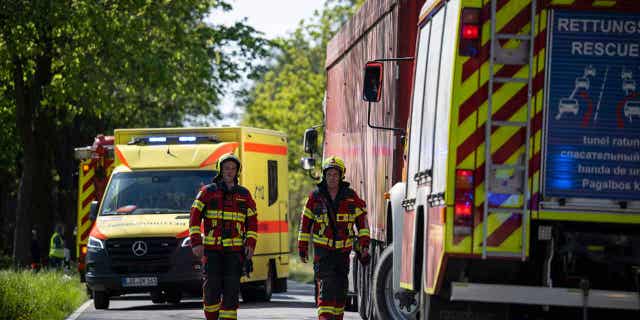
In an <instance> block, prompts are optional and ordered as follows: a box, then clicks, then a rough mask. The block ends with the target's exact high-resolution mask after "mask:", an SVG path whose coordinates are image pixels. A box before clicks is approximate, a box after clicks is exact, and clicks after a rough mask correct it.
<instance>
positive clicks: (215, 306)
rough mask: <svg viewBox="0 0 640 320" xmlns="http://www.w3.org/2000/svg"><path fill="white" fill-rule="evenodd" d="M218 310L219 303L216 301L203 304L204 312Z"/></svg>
mask: <svg viewBox="0 0 640 320" xmlns="http://www.w3.org/2000/svg"><path fill="white" fill-rule="evenodd" d="M219 310H220V304H219V303H216V304H212V305H209V306H208V305H206V304H205V305H204V311H205V312H216V311H219Z"/></svg>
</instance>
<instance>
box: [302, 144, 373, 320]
mask: <svg viewBox="0 0 640 320" xmlns="http://www.w3.org/2000/svg"><path fill="white" fill-rule="evenodd" d="M345 171H346V168H345V166H344V162H343V161H342V159H340V158H338V157H335V156H332V157H329V158H327V159H326V160H325V161H324V162H323V163H322V181H321V182H320V183H319V184H318V187H317V188H316V189H315V190H314V191H312V192H311V193H310V194H309V198H308V200H307V204H306V205H305V207H304V209H303V210H302V217H301V219H300V221H301V222H300V231H299V233H298V252H299V254H300V260H301V261H302V262H304V263H306V262H307V259H308V257H309V242H313V246H314V249H315V250H314V253H315V254H314V260H313V264H314V265H313V269H314V273H315V279H316V281H317V284H316V285H317V286H318V288H319V293H318V300H317V305H318V319H320V320H330V319H335V320H342V319H343V316H344V305H345V301H346V298H347V290H348V287H347V275H348V273H349V254H350V252H351V248H352V247H353V238H354V237H356V238H357V240H356V241H357V243H356V248H358V258H359V259H360V262H361V263H362V264H363V265H366V264H368V263H369V259H370V256H369V223H368V221H367V210H366V205H365V202H364V201H363V200H362V199H360V197H358V195H357V194H356V192H355V191H354V190H353V189H351V188H349V183H348V182H345V181H344V173H345ZM354 226H355V227H356V228H357V229H358V230H357V231H358V233H357V234H354V229H353V227H354Z"/></svg>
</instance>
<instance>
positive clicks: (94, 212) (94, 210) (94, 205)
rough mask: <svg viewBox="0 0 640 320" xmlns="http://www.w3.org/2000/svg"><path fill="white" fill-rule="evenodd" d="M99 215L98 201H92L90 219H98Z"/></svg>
mask: <svg viewBox="0 0 640 320" xmlns="http://www.w3.org/2000/svg"><path fill="white" fill-rule="evenodd" d="M97 217H98V201H91V205H90V207H89V220H91V221H96V218H97Z"/></svg>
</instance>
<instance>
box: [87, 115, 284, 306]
mask: <svg viewBox="0 0 640 320" xmlns="http://www.w3.org/2000/svg"><path fill="white" fill-rule="evenodd" d="M114 136H115V138H114V153H115V162H116V167H115V168H114V170H113V173H112V174H111V177H110V179H109V183H108V185H107V189H106V191H105V193H104V197H103V199H102V201H101V202H100V205H99V206H98V205H94V206H92V208H95V209H94V210H92V212H91V213H90V215H92V216H93V217H95V220H96V223H95V225H94V226H93V228H92V229H91V232H90V233H89V239H88V244H87V248H88V253H87V257H86V281H87V285H88V287H89V288H90V289H91V290H92V292H93V296H94V304H95V307H96V309H106V308H108V307H109V297H111V296H116V295H121V294H126V293H133V292H150V293H151V299H152V301H153V302H154V303H163V302H169V303H178V302H179V301H180V299H181V297H182V295H183V294H184V293H192V294H198V295H199V294H201V265H200V261H199V260H197V259H195V258H194V256H193V254H192V253H191V247H190V240H189V231H188V228H189V210H190V207H191V204H192V202H193V199H194V198H195V196H196V194H197V192H198V190H199V189H200V187H201V186H203V185H206V184H209V183H211V181H212V180H213V177H214V176H215V174H216V172H215V165H216V162H217V160H218V158H219V157H220V156H221V155H223V154H225V153H229V152H233V153H235V154H236V155H238V156H239V157H240V159H241V161H242V164H243V169H242V171H241V172H240V184H241V185H243V186H245V187H246V188H247V189H249V191H250V192H251V193H252V195H253V198H254V199H255V201H256V205H257V210H258V243H257V247H256V251H255V255H254V257H253V265H254V270H253V272H252V273H251V274H250V277H243V279H242V283H243V285H242V288H241V292H242V296H243V300H245V301H247V300H266V301H269V300H270V299H271V294H272V292H283V291H286V280H287V277H288V275H289V269H288V263H289V261H288V255H289V239H288V234H289V233H288V223H287V219H286V217H287V209H288V208H287V207H288V185H287V182H288V179H287V174H288V171H287V137H286V135H285V134H283V133H280V132H276V131H271V130H263V129H256V128H247V127H222V128H162V129H117V130H115V132H114Z"/></svg>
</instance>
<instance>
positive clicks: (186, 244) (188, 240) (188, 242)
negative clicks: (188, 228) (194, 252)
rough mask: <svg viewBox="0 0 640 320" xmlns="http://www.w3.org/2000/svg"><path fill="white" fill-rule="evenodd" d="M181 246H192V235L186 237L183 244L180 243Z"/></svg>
mask: <svg viewBox="0 0 640 320" xmlns="http://www.w3.org/2000/svg"><path fill="white" fill-rule="evenodd" d="M180 246H181V247H183V248H184V247H191V237H186V238H184V240H182V244H181V245H180Z"/></svg>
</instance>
